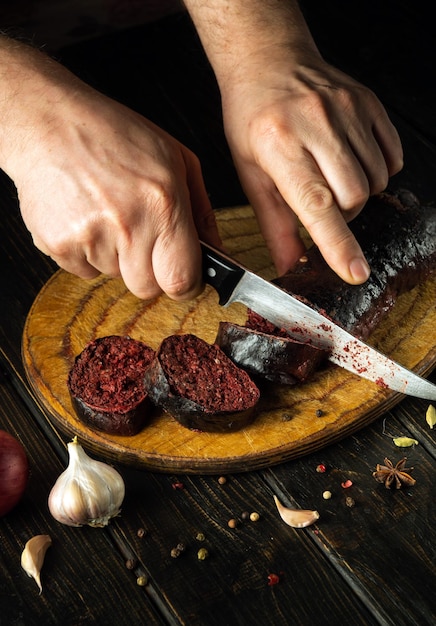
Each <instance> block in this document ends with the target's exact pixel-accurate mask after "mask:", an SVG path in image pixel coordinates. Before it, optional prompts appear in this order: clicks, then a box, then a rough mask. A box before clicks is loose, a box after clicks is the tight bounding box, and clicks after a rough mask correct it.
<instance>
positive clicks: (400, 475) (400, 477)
mask: <svg viewBox="0 0 436 626" xmlns="http://www.w3.org/2000/svg"><path fill="white" fill-rule="evenodd" d="M406 461H407V458H406V457H404V459H401V461H398V463H397V464H396V465H394V464H393V463H392V461H390V460H389V459H385V461H384V462H385V464H384V465H380V464H379V463H377V466H376V471H375V472H373V473H372V475H373V476H374V478H375V479H376V480H377V481H378V482H379V483H384V484H385V487H386V489H391V488H392V487H394V488H395V489H401V487H402V486H403V485H404V486H405V487H413V485H414V484H415V483H416V480H415V479H414V478H412V477H411V476H410V474H408V473H407V472H411V471H412V470H413V467H406Z"/></svg>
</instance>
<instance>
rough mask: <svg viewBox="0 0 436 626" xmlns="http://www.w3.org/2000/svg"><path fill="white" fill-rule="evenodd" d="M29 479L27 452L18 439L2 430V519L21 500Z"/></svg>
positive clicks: (0, 474) (0, 499) (0, 483)
mask: <svg viewBox="0 0 436 626" xmlns="http://www.w3.org/2000/svg"><path fill="white" fill-rule="evenodd" d="M28 478H29V462H28V459H27V455H26V451H25V450H24V448H23V446H22V445H21V443H20V442H19V441H18V439H15V437H13V436H12V435H10V434H9V433H7V432H6V431H4V430H0V517H1V516H2V515H6V513H9V511H11V510H12V509H13V508H14V506H16V505H17V504H18V502H19V501H20V500H21V497H22V495H23V493H24V490H25V488H26V485H27V480H28Z"/></svg>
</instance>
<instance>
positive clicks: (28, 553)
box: [21, 535, 52, 594]
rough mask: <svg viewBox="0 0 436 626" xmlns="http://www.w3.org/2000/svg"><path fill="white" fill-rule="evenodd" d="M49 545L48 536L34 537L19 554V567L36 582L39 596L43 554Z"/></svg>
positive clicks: (49, 539) (49, 538)
mask: <svg viewBox="0 0 436 626" xmlns="http://www.w3.org/2000/svg"><path fill="white" fill-rule="evenodd" d="M51 543H52V541H51V537H50V536H49V535H35V537H32V539H29V541H28V542H27V543H26V545H25V546H24V550H23V552H22V553H21V567H22V568H23V570H24V571H25V572H26V574H27V575H28V576H30V577H31V578H33V579H34V580H35V581H36V584H37V585H38V587H39V593H40V594H41V593H42V585H41V569H42V565H43V563H44V558H45V553H46V552H47V550H48V549H49V547H50V546H51Z"/></svg>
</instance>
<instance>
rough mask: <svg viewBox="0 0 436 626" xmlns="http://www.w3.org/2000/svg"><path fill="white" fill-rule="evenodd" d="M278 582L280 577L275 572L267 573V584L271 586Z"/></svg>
mask: <svg viewBox="0 0 436 626" xmlns="http://www.w3.org/2000/svg"><path fill="white" fill-rule="evenodd" d="M279 582H280V577H279V576H277V574H268V586H269V587H272V586H273V585H277V584H278V583H279Z"/></svg>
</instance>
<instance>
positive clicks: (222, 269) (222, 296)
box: [200, 241, 245, 306]
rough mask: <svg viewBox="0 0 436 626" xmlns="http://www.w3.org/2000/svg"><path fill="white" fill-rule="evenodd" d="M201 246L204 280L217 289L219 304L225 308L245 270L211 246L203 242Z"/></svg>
mask: <svg viewBox="0 0 436 626" xmlns="http://www.w3.org/2000/svg"><path fill="white" fill-rule="evenodd" d="M200 244H201V250H202V252H203V280H204V282H205V283H207V284H208V285H211V287H213V288H214V289H216V291H217V292H218V295H219V303H220V305H221V306H224V305H225V304H227V302H228V301H229V298H230V296H231V295H232V293H233V290H234V289H235V287H236V285H237V284H238V283H239V281H240V280H241V278H242V276H243V275H244V272H245V270H244V268H243V267H241V266H239V265H237V263H235V261H233V260H232V259H231V258H230V257H228V256H226V255H225V254H223V253H222V252H219V251H218V250H216V249H215V248H213V247H212V246H209V244H207V243H203V242H202V241H201V242H200Z"/></svg>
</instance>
